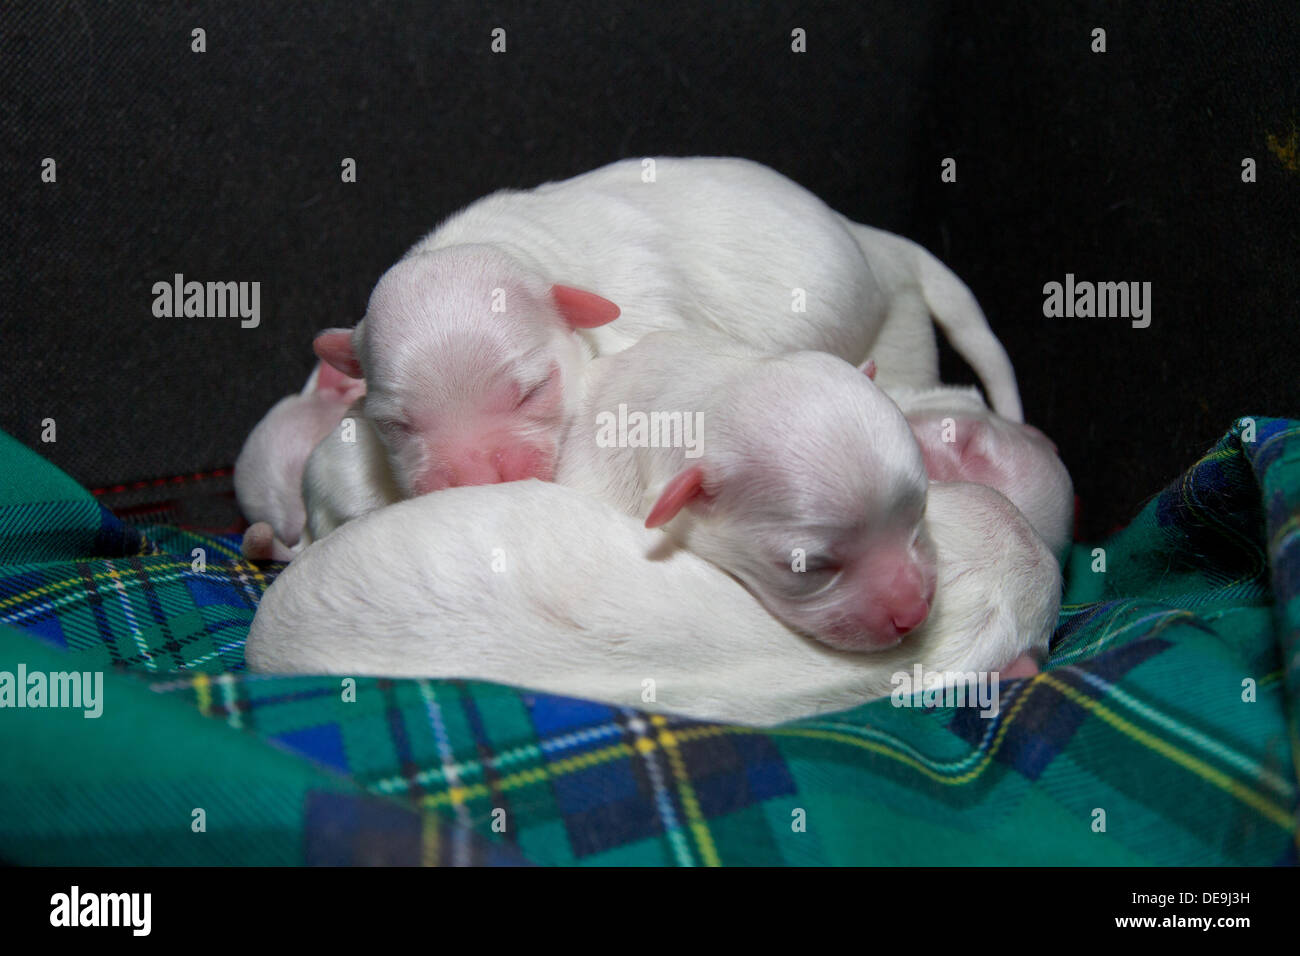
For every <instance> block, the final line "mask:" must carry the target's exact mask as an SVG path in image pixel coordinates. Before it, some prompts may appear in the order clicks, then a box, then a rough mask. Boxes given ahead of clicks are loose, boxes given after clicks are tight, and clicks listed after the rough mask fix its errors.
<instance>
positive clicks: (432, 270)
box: [315, 158, 1020, 496]
mask: <svg viewBox="0 0 1300 956" xmlns="http://www.w3.org/2000/svg"><path fill="white" fill-rule="evenodd" d="M648 170H653V175H650V174H649V173H648V172H647V171H648ZM615 303H617V304H615ZM620 307H621V310H622V313H621V316H620ZM931 311H933V314H934V318H935V319H936V320H937V321H938V322H939V323H940V324H941V325H942V326H943V328H944V329H945V331H946V332H947V334H948V337H949V338H950V340H951V341H952V342H953V344H954V346H955V347H956V348H957V350H958V351H959V352H960V353H961V354H962V355H963V356H964V357H965V358H966V359H967V360H968V361H969V362H970V363H971V364H972V366H973V367H974V368H975V370H976V371H977V372H978V373H979V375H980V377H981V379H982V381H984V383H985V385H986V387H987V388H988V390H989V393H990V395H991V396H992V399H993V402H994V407H995V408H997V409H998V410H999V411H1000V412H1001V413H1002V414H1003V415H1005V416H1007V417H1009V418H1012V419H1019V417H1020V400H1019V393H1018V392H1017V390H1016V385H1015V375H1014V373H1013V371H1012V369H1011V363H1010V361H1009V360H1008V359H1007V356H1006V353H1005V351H1004V350H1003V349H1002V346H1001V345H1000V344H999V343H998V341H997V339H996V337H994V335H993V333H992V331H991V330H990V329H989V327H988V322H987V320H986V319H985V317H984V315H983V313H982V312H981V311H980V309H979V306H978V305H977V304H976V302H975V299H974V297H973V296H971V294H970V291H969V290H968V289H967V288H966V287H965V286H964V285H963V284H962V283H961V281H960V280H959V279H957V278H956V276H954V275H953V274H952V273H951V272H950V271H949V270H948V269H947V268H945V267H944V266H943V265H942V264H941V263H940V262H938V260H936V259H935V258H934V257H933V256H931V255H929V253H926V252H925V251H924V250H922V249H921V248H920V247H919V246H916V245H915V244H913V243H909V242H907V241H906V240H903V239H900V238H899V237H896V236H891V235H890V234H888V233H884V232H881V231H879V230H872V229H869V228H868V227H865V226H858V225H857V224H855V223H851V222H850V221H849V220H847V219H844V218H843V217H841V216H839V215H838V214H836V213H835V212H833V211H832V210H831V209H830V208H828V207H827V206H826V205H825V204H824V203H822V202H821V200H819V199H817V197H815V196H813V195H812V194H811V193H809V192H808V191H807V190H805V189H803V188H801V187H799V186H798V185H796V184H795V183H793V182H791V181H790V180H788V179H786V178H785V177H783V176H781V175H780V174H778V173H776V172H774V171H773V170H771V169H768V168H766V167H764V166H761V165H759V164H757V163H752V162H747V161H744V160H737V159H707V158H696V159H669V158H660V159H656V160H648V161H646V162H645V163H643V162H640V161H635V160H625V161H623V162H619V163H614V164H611V165H609V166H606V167H603V168H601V169H598V170H595V171H593V172H590V173H587V174H585V175H582V176H578V177H576V178H574V179H571V180H567V181H565V182H559V183H550V184H547V185H544V186H541V187H538V188H537V189H533V190H527V191H502V192H498V193H494V194H492V195H491V196H488V197H486V198H484V199H481V200H479V201H478V202H475V203H473V204H472V205H470V206H469V207H468V208H467V209H465V210H464V211H462V212H461V213H459V214H457V215H455V216H453V217H452V218H451V219H450V220H448V221H447V222H446V223H444V224H443V225H442V226H440V227H439V228H438V229H437V230H435V231H434V232H433V233H432V234H431V235H429V236H428V237H426V238H425V239H424V240H422V241H421V242H420V243H418V244H417V245H416V246H415V247H414V248H413V249H411V251H410V252H409V253H408V254H407V257H406V258H405V259H403V260H402V261H401V262H399V263H397V265H395V266H393V268H392V269H390V270H389V271H388V272H387V273H385V275H384V276H383V277H382V278H381V279H380V281H379V283H378V285H377V286H376V287H375V290H374V292H373V294H372V295H371V298H370V302H369V305H368V308H367V310H366V316H365V318H364V320H363V321H362V322H361V323H359V324H358V326H357V327H356V328H355V329H351V330H348V329H331V330H327V331H326V332H323V333H321V334H320V335H319V336H318V337H317V338H316V341H315V349H316V352H317V354H318V355H319V356H320V357H321V358H322V359H324V360H325V361H326V362H329V363H330V364H332V365H333V366H334V367H336V368H338V369H339V370H340V371H342V372H343V373H345V374H347V375H349V376H352V377H364V378H365V379H366V380H367V382H368V386H369V392H368V401H367V406H366V408H367V414H369V415H370V416H371V417H372V418H373V419H374V421H375V423H376V425H377V427H378V428H379V434H380V438H381V440H382V441H383V443H384V446H385V449H386V450H387V453H388V455H389V459H390V464H391V468H392V472H393V475H394V478H395V480H396V482H397V484H398V486H399V488H400V489H401V490H402V493H403V494H404V495H406V496H410V495H415V494H423V493H426V492H429V491H435V490H438V489H441V488H447V487H455V486H458V485H464V484H478V483H489V482H495V481H510V480H515V479H519V478H526V477H537V478H542V479H550V478H551V477H552V476H553V472H554V467H555V454H556V444H557V442H558V439H559V434H560V428H561V423H562V422H563V421H565V420H567V417H568V413H571V412H572V411H573V408H574V404H573V396H572V385H573V379H574V376H575V375H576V374H577V373H578V371H579V369H580V368H581V366H582V365H583V364H584V363H585V362H586V361H588V360H589V359H590V358H591V357H592V356H593V355H610V354H613V353H615V352H618V351H620V350H621V349H624V348H627V347H628V346H630V345H632V344H633V343H635V342H636V341H638V340H639V339H640V338H642V337H643V336H645V335H647V334H649V333H651V332H656V331H681V330H695V331H703V332H712V333H716V334H721V335H723V336H725V337H727V338H730V339H732V340H734V341H736V342H738V343H742V344H748V345H750V346H753V347H755V348H758V349H760V350H762V351H765V352H771V353H782V352H790V351H798V350H817V351H825V352H829V353H831V354H833V355H837V356H839V357H840V358H842V359H846V360H848V361H851V362H855V363H856V362H859V361H861V360H862V358H863V357H864V356H865V355H866V354H867V352H868V349H869V348H871V347H872V346H873V343H875V344H876V345H877V346H878V347H877V348H876V349H875V354H876V357H877V358H878V359H879V360H880V361H881V363H882V367H883V366H884V365H886V364H888V365H889V366H890V367H891V368H890V371H889V372H888V374H889V375H890V376H892V378H891V380H890V381H891V384H911V385H915V386H922V387H924V386H931V385H935V384H937V383H938V357H937V351H936V350H935V346H934V341H933V340H934V333H933V330H932V328H931V319H930V313H931ZM615 318H618V321H617V322H615V321H614V319H615ZM882 326H883V328H882ZM878 335H880V336H883V340H882V341H881V342H878V343H877V342H876V339H877V337H878ZM904 379H906V381H903V380H904Z"/></svg>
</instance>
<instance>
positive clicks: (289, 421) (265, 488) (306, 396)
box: [234, 363, 366, 550]
mask: <svg viewBox="0 0 1300 956" xmlns="http://www.w3.org/2000/svg"><path fill="white" fill-rule="evenodd" d="M365 390H366V385H365V382H361V381H357V380H356V379H351V378H346V377H344V376H343V375H341V374H339V372H338V371H336V370H335V369H333V368H331V367H330V366H328V365H325V364H323V363H318V364H317V366H316V368H315V369H313V370H312V373H311V377H310V378H308V379H307V384H306V386H304V387H303V390H302V391H301V392H299V393H298V394H296V395H290V396H288V397H286V398H282V399H280V401H279V402H277V403H276V404H275V405H274V406H273V407H272V408H271V410H270V411H269V412H267V413H266V415H265V416H264V417H263V418H262V420H261V421H260V422H258V423H257V425H256V426H255V427H254V428H253V430H252V432H250V433H249V435H248V438H247V439H245V441H244V446H243V448H242V449H241V450H240V452H239V458H238V459H236V461H235V476H234V485H235V497H236V498H237V499H238V501H239V508H240V511H242V512H243V514H244V517H245V518H247V519H248V520H249V521H250V522H253V523H254V524H257V523H261V522H264V523H266V524H267V525H269V526H270V527H269V528H268V529H266V531H265V536H266V538H267V539H268V540H267V541H266V542H265V544H266V545H270V544H271V542H270V540H269V539H270V537H271V535H274V539H275V541H276V543H278V545H279V547H280V550H283V549H285V548H292V547H293V546H294V545H296V544H298V539H299V537H300V536H301V535H302V530H303V525H304V522H305V521H306V511H305V507H304V505H303V500H302V474H303V467H304V464H305V462H306V461H307V456H308V455H309V454H310V453H311V451H312V449H313V448H315V447H316V445H317V444H318V443H319V442H320V441H321V439H323V438H324V437H325V436H326V435H328V434H329V433H330V430H331V429H332V428H334V426H335V425H337V424H338V422H339V419H341V418H342V417H343V414H344V412H346V411H347V408H348V406H349V405H350V404H351V403H352V402H353V401H354V400H355V399H356V398H357V397H358V396H360V395H362V394H364V393H365ZM255 537H256V534H255Z"/></svg>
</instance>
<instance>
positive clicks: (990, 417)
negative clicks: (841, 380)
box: [877, 368, 1074, 561]
mask: <svg viewBox="0 0 1300 956" xmlns="http://www.w3.org/2000/svg"><path fill="white" fill-rule="evenodd" d="M880 374H881V375H883V374H884V369H883V368H882V369H881V373H880ZM877 381H879V378H878V379H877ZM890 397H892V398H893V399H894V400H895V401H896V402H897V403H898V406H899V407H900V408H901V409H902V410H903V414H905V415H906V416H907V420H908V423H909V424H910V425H911V426H912V430H913V432H915V434H916V440H917V442H919V443H920V446H921V454H922V455H923V456H924V457H925V467H926V472H927V473H928V474H929V476H930V479H931V480H932V481H972V482H975V483H977V484H981V485H988V486H989V487H990V488H996V489H997V490H998V491H1000V492H1001V493H1002V494H1003V495H1005V496H1006V497H1007V498H1008V499H1009V500H1010V501H1011V503H1012V504H1014V505H1015V506H1016V507H1017V508H1019V509H1020V511H1021V512H1022V513H1023V514H1024V516H1025V517H1026V518H1028V519H1029V523H1030V524H1031V525H1033V526H1034V530H1035V531H1037V532H1038V534H1039V536H1040V537H1042V539H1043V540H1044V541H1045V542H1046V543H1047V546H1048V547H1049V548H1051V550H1052V553H1053V554H1055V555H1056V556H1057V558H1058V559H1059V560H1062V561H1064V559H1065V556H1066V554H1067V552H1068V550H1069V547H1070V541H1071V538H1072V532H1073V528H1074V484H1073V483H1072V482H1071V481H1070V473H1069V472H1068V471H1067V470H1066V468H1065V464H1064V462H1062V461H1061V459H1060V456H1059V455H1058V454H1057V451H1056V445H1055V444H1053V443H1052V440H1051V439H1050V438H1048V437H1047V436H1046V435H1044V434H1043V433H1042V432H1041V431H1039V430H1038V429H1037V428H1034V427H1033V426H1032V425H1022V424H1020V423H1018V422H1012V421H1008V420H1007V419H1005V418H1003V417H1001V416H1000V415H998V414H996V413H995V412H992V411H990V410H989V407H988V406H987V405H985V404H984V401H983V399H981V398H980V394H979V391H978V390H977V389H974V388H959V387H954V386H939V387H938V388H930V389H911V388H895V389H893V390H892V391H890Z"/></svg>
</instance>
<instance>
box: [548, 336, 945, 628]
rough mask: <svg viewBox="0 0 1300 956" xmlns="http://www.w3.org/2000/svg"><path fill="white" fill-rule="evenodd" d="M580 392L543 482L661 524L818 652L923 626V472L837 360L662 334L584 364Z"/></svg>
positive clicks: (902, 432)
mask: <svg viewBox="0 0 1300 956" xmlns="http://www.w3.org/2000/svg"><path fill="white" fill-rule="evenodd" d="M582 386H583V396H582V400H581V402H580V405H579V409H578V411H577V412H576V414H574V416H573V418H572V421H571V422H570V423H569V428H568V430H567V432H566V435H565V440H564V442H563V444H562V445H561V448H560V455H559V462H558V465H557V470H556V481H558V482H560V483H561V484H567V485H571V486H573V487H575V488H578V489H580V490H582V491H584V492H587V493H589V494H593V495H596V496H598V497H601V498H604V499H605V500H606V501H608V502H610V503H611V504H613V505H614V506H615V507H617V508H620V509H621V510H623V511H626V512H627V513H629V514H632V515H636V516H638V517H642V518H645V521H646V527H650V528H655V527H660V526H663V527H664V528H665V529H666V530H667V531H668V532H669V533H670V534H671V535H672V537H673V538H674V540H675V541H677V542H678V543H679V544H681V545H683V546H685V547H687V548H689V549H690V550H691V551H694V552H695V553H696V554H698V555H700V556H701V557H703V558H706V559H707V560H709V561H712V562H713V563H714V564H716V565H717V566H718V567H720V568H722V569H723V570H724V571H728V572H730V573H731V574H733V575H735V576H736V577H737V578H739V579H740V580H741V581H742V582H743V583H744V584H745V585H746V586H747V587H748V588H749V589H750V590H751V591H752V592H753V593H754V595H755V596H756V597H757V598H758V599H759V600H760V601H762V602H763V604H764V605H765V606H766V607H767V609H768V610H769V611H771V612H772V613H773V614H775V615H776V616H777V617H779V618H781V619H782V620H783V621H785V622H786V623H787V624H789V625H791V626H793V627H795V628H798V629H799V630H801V631H803V632H804V633H806V634H809V635H811V636H813V637H815V638H817V639H819V640H821V641H824V642H825V643H826V644H828V645H830V646H831V647H835V648H838V649H840V650H856V651H864V650H872V651H874V650H880V649H882V648H888V647H892V646H894V645H895V644H897V643H898V642H899V641H900V640H902V639H903V636H904V635H905V634H907V633H908V632H909V631H911V630H913V629H914V628H916V627H917V626H918V625H919V624H920V623H921V622H922V621H924V620H925V617H926V615H927V614H928V613H929V612H930V602H931V601H932V600H933V599H934V588H935V566H934V553H933V547H932V545H931V542H930V537H929V535H928V534H927V533H926V531H925V527H924V525H923V522H922V516H923V514H924V512H925V496H926V485H927V479H926V472H925V465H924V462H923V461H922V458H921V454H920V450H919V449H918V447H917V443H916V440H915V438H914V437H913V435H912V432H911V430H910V429H909V427H908V424H907V421H906V419H904V417H903V415H902V414H901V413H900V412H899V410H898V406H896V405H895V404H894V403H893V402H892V401H891V400H890V399H889V398H888V397H887V396H886V395H885V393H884V392H882V391H881V390H880V389H879V388H877V387H876V386H875V385H874V384H873V383H872V382H871V380H870V378H869V377H868V376H867V375H864V374H862V372H861V371H859V370H858V369H856V368H854V367H853V366H852V365H850V364H849V363H848V362H845V361H843V360H841V359H837V358H835V357H834V356H832V355H827V354H826V353H824V352H795V353H791V354H787V355H768V354H765V353H762V352H759V351H757V350H756V349H752V348H746V347H744V346H741V345H738V344H736V343H733V342H731V341H728V340H726V339H723V338H721V337H718V336H703V335H698V334H697V335H692V334H688V333H682V332H660V333H653V334H651V335H648V336H646V337H644V338H643V339H641V341H640V342H638V343H637V344H636V345H634V346H632V347H631V348H629V349H625V350H624V351H622V352H619V353H618V354H616V355H613V356H609V357H607V358H601V359H596V360H595V361H594V362H592V363H591V365H589V366H588V370H587V375H586V376H585V377H584V379H583V382H582ZM629 421H630V422H631V423H632V428H631V429H629V428H628V423H629ZM638 429H639V430H638Z"/></svg>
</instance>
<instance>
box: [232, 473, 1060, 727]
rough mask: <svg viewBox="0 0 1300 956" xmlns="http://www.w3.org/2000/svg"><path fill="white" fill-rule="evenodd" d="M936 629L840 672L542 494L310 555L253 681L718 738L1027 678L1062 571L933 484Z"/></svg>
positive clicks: (689, 569)
mask: <svg viewBox="0 0 1300 956" xmlns="http://www.w3.org/2000/svg"><path fill="white" fill-rule="evenodd" d="M928 515H929V522H930V530H931V534H932V536H933V538H934V542H935V547H936V549H937V554H938V573H939V586H938V590H937V592H936V596H935V606H934V609H933V611H932V613H931V614H930V617H929V619H928V620H927V621H926V622H925V623H924V624H923V625H921V626H920V627H918V628H917V629H916V631H915V632H913V634H912V635H911V637H910V638H909V640H908V641H907V642H905V643H903V644H901V645H899V646H898V647H896V648H894V649H892V650H889V651H885V652H882V653H879V654H870V655H864V654H848V653H844V652H841V651H835V650H832V649H830V648H827V647H825V646H824V645H822V644H819V643H817V642H815V641H810V640H808V639H806V638H803V637H801V636H800V635H799V634H797V633H795V632H793V631H791V630H789V629H788V628H787V627H785V625H783V624H781V623H780V622H779V621H778V620H776V619H775V618H773V617H772V616H771V615H770V614H768V613H767V611H766V610H765V609H764V608H763V607H762V605H760V604H759V603H758V602H757V601H756V600H755V599H754V598H753V597H752V596H751V595H750V594H749V592H748V591H746V590H745V588H744V587H742V586H741V585H740V584H739V583H738V582H736V581H735V580H733V579H732V578H731V577H730V576H728V575H727V574H724V573H723V572H721V571H720V570H718V569H717V568H716V567H714V566H713V565H711V564H709V563H708V562H706V561H704V560H703V559H701V558H699V557H698V556H696V555H694V554H692V553H691V552H689V551H685V550H682V549H673V548H671V547H665V545H666V544H667V543H668V542H667V539H666V538H665V537H664V536H663V535H661V534H657V533H655V532H652V531H647V530H646V529H645V528H643V527H642V526H641V522H639V521H637V520H636V519H635V518H632V517H630V516H627V515H624V514H621V513H619V512H617V511H615V510H614V509H612V508H611V507H610V506H608V505H606V504H604V503H603V502H599V501H596V500H595V499H593V498H589V497H587V496H586V495H583V494H582V493H580V492H578V491H576V490H574V489H571V488H566V487H562V486H559V485H554V484H546V483H543V482H538V481H525V482H516V483H511V484H501V485H493V486H481V487H466V488H457V489H451V490H448V491H445V492H443V493H440V494H435V495H427V496H424V497H421V498H417V499H415V500H412V501H404V502H401V503H399V504H397V505H395V506H394V507H391V508H384V509H382V510H380V511H377V512H375V513H373V514H371V515H368V516H366V517H364V518H361V519H359V520H357V521H354V522H351V523H349V524H348V525H346V526H344V527H343V528H340V529H339V530H338V531H337V532H336V533H334V534H331V535H330V536H329V537H327V538H325V539H323V540H321V541H319V542H317V543H316V544H314V545H312V546H311V547H309V548H307V549H306V550H305V551H303V552H302V554H300V555H299V556H298V558H297V559H296V560H295V561H294V562H293V563H292V564H291V565H289V567H288V568H287V569H286V570H285V571H284V573H283V574H281V575H280V577H279V578H278V579H277V580H276V581H275V583H274V584H273V585H272V586H271V587H270V589H269V590H268V591H267V592H266V594H265V596H264V597H263V599H262V603H261V606H260V607H259V608H258V610H257V614H256V616H255V617H254V620H253V625H252V629H251V631H250V633H249V638H248V644H247V651H246V653H247V661H248V666H249V668H250V670H252V671H255V672H261V673H282V674H293V673H303V674H345V675H376V676H391V677H430V678H432V677H460V678H476V679H482V680H492V681H499V682H503V683H511V684H519V685H523V686H526V687H531V688H535V689H537V690H540V691H544V692H548V693H553V694H566V695H572V696H577V697H585V698H590V699H595V700H601V701H606V702H609V703H611V704H616V705H623V706H628V707H637V708H643V709H650V710H661V711H672V712H677V713H681V714H686V715H689V716H692V717H696V718H700V719H706V720H722V721H733V722H740V723H749V724H761V725H766V724H774V723H779V722H781V721H786V720H793V719H796V718H800V717H808V716H812V715H816V714H822V713H826V712H829V711H834V710H840V709H844V708H847V707H852V706H854V705H856V704H859V703H862V702H864V701H867V700H870V699H872V698H876V697H882V696H886V695H889V694H890V693H891V689H892V688H896V687H897V678H896V677H895V675H896V674H898V673H899V672H906V673H907V674H909V675H910V674H911V672H912V669H913V667H914V665H916V664H918V663H919V664H921V665H922V666H923V667H924V668H926V669H928V670H930V671H932V672H943V673H945V674H947V675H948V677H947V678H946V679H947V680H948V682H951V681H952V679H953V675H968V676H969V675H971V674H972V672H974V673H976V674H978V673H980V672H990V671H992V672H996V671H998V670H1000V669H1004V668H1005V669H1006V670H1007V671H1011V672H1014V673H1016V674H1020V675H1023V674H1027V673H1032V672H1033V671H1035V670H1036V669H1037V668H1036V664H1035V663H1034V661H1035V659H1036V658H1039V657H1041V656H1042V655H1043V653H1044V652H1045V650H1046V647H1047V642H1048V639H1049V637H1050V635H1051V632H1052V628H1053V626H1054V624H1055V621H1056V613H1057V609H1058V606H1059V587H1060V574H1059V570H1058V568H1057V565H1056V561H1055V560H1054V559H1053V558H1052V555H1051V554H1050V553H1049V552H1048V551H1047V548H1046V546H1045V545H1044V544H1043V543H1042V541H1041V540H1040V539H1039V538H1038V536H1037V535H1036V534H1035V532H1034V531H1033V529H1032V528H1031V527H1030V526H1029V524H1028V522H1027V521H1025V519H1024V517H1023V516H1022V515H1021V514H1020V513H1019V512H1018V511H1017V510H1016V509H1015V508H1014V507H1013V506H1012V505H1011V504H1010V503H1009V502H1007V501H1006V499H1004V498H1003V497H1002V496H1001V495H999V494H997V493H996V492H994V491H993V490H992V489H989V488H986V487H983V486H980V485H969V484H943V483H935V484H934V485H933V486H932V487H931V491H930V495H929V506H928Z"/></svg>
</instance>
